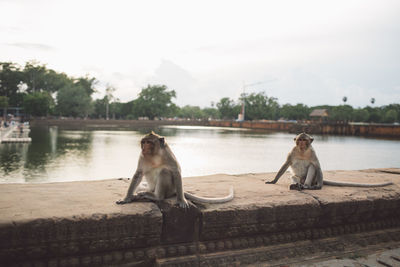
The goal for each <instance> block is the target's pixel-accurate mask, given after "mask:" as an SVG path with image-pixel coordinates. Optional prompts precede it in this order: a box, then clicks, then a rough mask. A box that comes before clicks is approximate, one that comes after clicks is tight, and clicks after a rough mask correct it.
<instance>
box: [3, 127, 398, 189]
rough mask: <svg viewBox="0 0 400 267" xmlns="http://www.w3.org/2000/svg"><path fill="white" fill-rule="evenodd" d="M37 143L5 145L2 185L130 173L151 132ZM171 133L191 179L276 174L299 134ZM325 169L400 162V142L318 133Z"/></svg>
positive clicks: (45, 135) (60, 133)
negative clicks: (264, 173)
mask: <svg viewBox="0 0 400 267" xmlns="http://www.w3.org/2000/svg"><path fill="white" fill-rule="evenodd" d="M31 130H32V131H31V133H30V136H31V137H32V143H31V144H0V183H25V182H32V183H37V182H61V181H78V180H100V179H109V178H120V177H131V176H132V174H133V172H134V171H135V169H136V164H137V160H138V157H139V153H140V146H139V142H140V138H141V137H142V136H143V135H144V134H145V133H146V132H147V131H133V130H131V131H126V130H124V131H122V130H121V131H118V130H112V131H110V130H104V131H103V130H93V131H71V130H61V129H59V128H57V127H50V128H32V129H31ZM157 132H158V133H159V134H161V135H163V136H166V140H167V142H168V143H169V145H170V147H171V149H172V151H173V152H174V153H175V155H176V157H177V159H178V161H179V162H180V164H181V167H182V175H183V176H184V177H189V176H200V175H209V174H215V173H228V174H240V173H259V172H276V171H278V170H279V168H280V166H281V165H282V163H283V162H284V160H285V159H286V155H287V153H288V152H289V151H290V149H291V148H292V146H293V144H294V142H293V137H294V135H292V134H287V133H269V132H257V131H251V130H246V129H231V128H213V127H187V126H169V127H162V128H160V129H157ZM314 137H315V140H314V143H313V146H314V148H315V149H316V151H317V155H318V156H319V159H320V162H321V165H322V168H323V170H339V169H340V170H357V169H367V168H387V167H400V164H399V163H400V160H399V154H400V152H399V151H400V141H399V140H382V139H370V138H360V137H341V136H314Z"/></svg>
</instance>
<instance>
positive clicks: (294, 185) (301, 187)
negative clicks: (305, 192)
mask: <svg viewBox="0 0 400 267" xmlns="http://www.w3.org/2000/svg"><path fill="white" fill-rule="evenodd" d="M289 189H290V190H298V191H301V190H302V189H303V185H302V184H299V183H295V184H291V185H290V186H289Z"/></svg>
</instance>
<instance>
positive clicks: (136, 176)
mask: <svg viewBox="0 0 400 267" xmlns="http://www.w3.org/2000/svg"><path fill="white" fill-rule="evenodd" d="M142 178H143V171H142V170H141V169H137V170H136V172H135V174H134V175H133V177H132V182H131V184H130V185H129V189H128V192H127V193H126V196H125V198H124V199H123V200H119V201H117V204H126V203H130V202H132V201H133V200H134V199H135V198H134V196H133V193H134V192H135V190H136V188H137V187H138V185H139V184H140V182H141V181H142Z"/></svg>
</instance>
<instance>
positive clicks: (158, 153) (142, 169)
mask: <svg viewBox="0 0 400 267" xmlns="http://www.w3.org/2000/svg"><path fill="white" fill-rule="evenodd" d="M140 144H141V149H142V151H141V153H140V156H139V161H138V165H137V169H136V171H135V174H134V175H133V178H132V181H131V184H130V186H129V188H128V192H127V194H126V197H125V198H124V199H123V200H119V201H117V202H116V203H117V204H126V203H130V202H133V201H135V200H139V199H148V200H153V201H159V200H164V199H166V198H169V197H172V196H174V195H176V199H177V204H178V206H179V207H181V208H185V209H186V208H188V207H189V204H188V202H187V200H186V198H188V199H190V200H192V201H194V202H200V203H224V202H228V201H231V200H232V199H233V197H234V193H233V188H232V187H231V188H230V192H229V195H227V196H225V197H220V198H206V197H199V196H195V195H192V194H190V193H187V192H184V190H183V185H182V177H181V167H180V165H179V163H178V161H177V159H176V157H175V155H174V154H173V153H172V150H171V149H170V147H169V145H168V144H167V143H166V141H165V138H164V137H161V136H160V135H158V134H156V133H154V132H153V131H152V132H150V133H149V134H147V135H145V136H144V137H143V138H142V139H141V141H140ZM143 176H144V177H145V179H146V181H147V183H148V188H147V191H145V192H139V193H138V194H136V195H134V193H135V190H136V189H137V187H138V185H139V184H140V182H141V180H142V178H143Z"/></svg>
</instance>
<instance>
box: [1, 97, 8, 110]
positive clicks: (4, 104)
mask: <svg viewBox="0 0 400 267" xmlns="http://www.w3.org/2000/svg"><path fill="white" fill-rule="evenodd" d="M7 107H8V97H6V96H0V108H7Z"/></svg>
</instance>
